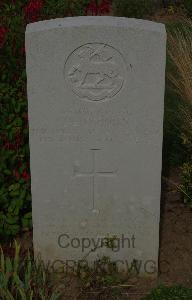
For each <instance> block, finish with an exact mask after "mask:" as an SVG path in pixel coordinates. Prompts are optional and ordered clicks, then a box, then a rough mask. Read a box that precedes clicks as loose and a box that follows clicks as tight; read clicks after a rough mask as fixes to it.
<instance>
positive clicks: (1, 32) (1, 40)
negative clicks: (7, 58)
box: [0, 26, 8, 49]
mask: <svg viewBox="0 0 192 300" xmlns="http://www.w3.org/2000/svg"><path fill="white" fill-rule="evenodd" d="M7 31H8V29H7V28H5V27H3V26H0V49H1V48H3V45H4V44H5V41H6V37H7Z"/></svg>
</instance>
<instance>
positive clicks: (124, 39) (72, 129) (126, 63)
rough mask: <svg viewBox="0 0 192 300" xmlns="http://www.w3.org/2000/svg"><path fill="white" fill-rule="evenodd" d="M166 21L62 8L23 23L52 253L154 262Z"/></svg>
mask: <svg viewBox="0 0 192 300" xmlns="http://www.w3.org/2000/svg"><path fill="white" fill-rule="evenodd" d="M165 48H166V33H165V28H164V25H162V24H157V23H154V22H150V21H143V20H135V19H127V18H116V17H77V18H64V19H56V20H50V21H43V22H37V23H33V24H29V25H28V26H27V30H26V53H27V81H28V106H29V126H30V157H31V176H32V205H33V230H34V231H33V235H34V248H35V253H36V255H37V254H38V253H41V256H42V258H43V259H44V260H45V261H46V262H47V261H51V262H54V261H56V260H60V261H63V263H65V264H66V265H67V264H68V261H69V260H70V263H71V265H72V264H74V266H75V265H77V264H78V262H79V261H80V260H83V259H86V261H87V262H88V263H90V264H93V262H95V261H96V260H97V259H101V258H102V257H103V256H107V257H109V258H110V259H111V261H116V262H117V265H118V269H119V270H127V269H128V267H130V265H131V263H132V262H133V261H134V262H137V263H139V267H140V271H141V272H142V273H144V272H146V273H154V272H156V271H157V263H158V249H159V219H160V217H159V215H160V191H161V157H162V136H163V102H164V81H165V80H164V78H165V60H166V50H165Z"/></svg>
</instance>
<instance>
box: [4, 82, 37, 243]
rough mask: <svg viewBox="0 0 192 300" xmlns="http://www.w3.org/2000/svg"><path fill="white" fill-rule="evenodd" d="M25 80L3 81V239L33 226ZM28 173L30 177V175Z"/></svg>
mask: <svg viewBox="0 0 192 300" xmlns="http://www.w3.org/2000/svg"><path fill="white" fill-rule="evenodd" d="M24 86H25V85H24V82H23V80H22V79H20V80H18V81H17V83H15V84H14V85H11V84H7V83H1V84H0V99H1V114H0V124H1V127H0V169H1V174H0V238H1V240H3V239H5V238H8V237H11V236H14V235H16V234H17V233H18V232H19V231H20V230H21V229H29V228H31V194H30V180H29V179H30V178H29V148H28V125H27V120H26V118H25V116H26V115H27V101H26V97H25V95H24V90H23V87H24ZM26 175H27V177H26Z"/></svg>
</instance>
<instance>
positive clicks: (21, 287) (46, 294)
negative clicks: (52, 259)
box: [0, 242, 60, 300]
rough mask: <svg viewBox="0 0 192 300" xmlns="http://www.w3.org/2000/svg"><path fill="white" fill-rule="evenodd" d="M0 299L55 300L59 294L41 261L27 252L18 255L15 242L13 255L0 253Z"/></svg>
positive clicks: (17, 247)
mask: <svg viewBox="0 0 192 300" xmlns="http://www.w3.org/2000/svg"><path fill="white" fill-rule="evenodd" d="M0 270H1V272H0V287H1V288H0V299H5V300H33V299H34V300H35V299H39V300H46V299H50V300H57V299H59V298H60V294H59V292H58V290H57V289H54V288H53V286H52V285H51V284H50V280H49V272H48V270H46V268H45V266H44V265H43V263H42V262H40V261H39V262H35V261H34V260H33V258H32V257H31V255H30V254H29V252H28V255H26V256H25V257H24V258H23V257H21V255H20V246H19V245H18V244H17V243H16V242H15V255H14V257H13V258H10V257H6V256H5V255H4V253H3V250H2V248H1V253H0Z"/></svg>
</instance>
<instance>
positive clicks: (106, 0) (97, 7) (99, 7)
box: [85, 0, 111, 16]
mask: <svg viewBox="0 0 192 300" xmlns="http://www.w3.org/2000/svg"><path fill="white" fill-rule="evenodd" d="M110 11H111V1H110V0H101V1H100V3H99V4H97V3H96V1H95V0H90V2H89V4H88V6H87V8H86V11H85V14H86V15H87V14H88V13H91V14H92V15H94V16H97V15H102V14H105V13H109V12H110Z"/></svg>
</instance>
